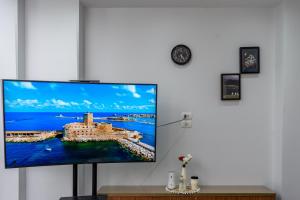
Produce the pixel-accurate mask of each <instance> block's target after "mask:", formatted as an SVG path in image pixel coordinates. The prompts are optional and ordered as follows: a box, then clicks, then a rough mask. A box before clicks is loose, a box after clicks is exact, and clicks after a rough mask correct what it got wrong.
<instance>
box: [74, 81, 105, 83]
mask: <svg viewBox="0 0 300 200" xmlns="http://www.w3.org/2000/svg"><path fill="white" fill-rule="evenodd" d="M70 82H77V83H100V80H70Z"/></svg>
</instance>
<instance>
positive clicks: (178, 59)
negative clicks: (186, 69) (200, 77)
mask: <svg viewBox="0 0 300 200" xmlns="http://www.w3.org/2000/svg"><path fill="white" fill-rule="evenodd" d="M171 58H172V60H173V62H175V63H176V64H178V65H185V64H187V63H188V62H189V61H190V60H191V58H192V52H191V50H190V48H189V47H187V46H186V45H183V44H179V45H177V46H175V47H174V48H173V49H172V52H171Z"/></svg>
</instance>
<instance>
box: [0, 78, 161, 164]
mask: <svg viewBox="0 0 300 200" xmlns="http://www.w3.org/2000/svg"><path fill="white" fill-rule="evenodd" d="M2 91H3V116H4V142H5V144H4V147H5V167H6V168H19V167H32V166H47V165H64V164H84V163H119V162H154V161H155V157H156V113H157V112H156V111H157V109H156V107H157V85H156V84H120V83H80V82H53V81H23V80H3V81H2Z"/></svg>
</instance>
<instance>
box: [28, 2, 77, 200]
mask: <svg viewBox="0 0 300 200" xmlns="http://www.w3.org/2000/svg"><path fill="white" fill-rule="evenodd" d="M78 5H79V3H78V1H74V0H51V1H48V0H27V1H26V17H25V23H26V32H25V33H26V38H25V39H26V78H27V79H33V80H65V81H68V80H76V79H77V77H78V70H77V67H78V60H77V53H78V51H77V40H78V35H77V34H78V33H77V29H78V27H77V17H78ZM71 195H72V167H71V166H52V167H36V168H28V169H27V199H28V200H40V199H43V200H57V199H59V198H60V197H62V196H71Z"/></svg>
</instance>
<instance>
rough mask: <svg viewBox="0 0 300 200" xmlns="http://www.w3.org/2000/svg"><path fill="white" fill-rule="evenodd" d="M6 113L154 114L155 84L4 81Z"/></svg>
mask: <svg viewBox="0 0 300 200" xmlns="http://www.w3.org/2000/svg"><path fill="white" fill-rule="evenodd" d="M4 94H5V96H4V103H5V111H6V112H125V113H155V109H156V108H155V106H156V86H155V85H124V84H80V83H54V82H34V81H32V82H25V81H23V82H21V81H8V80H7V81H4Z"/></svg>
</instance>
